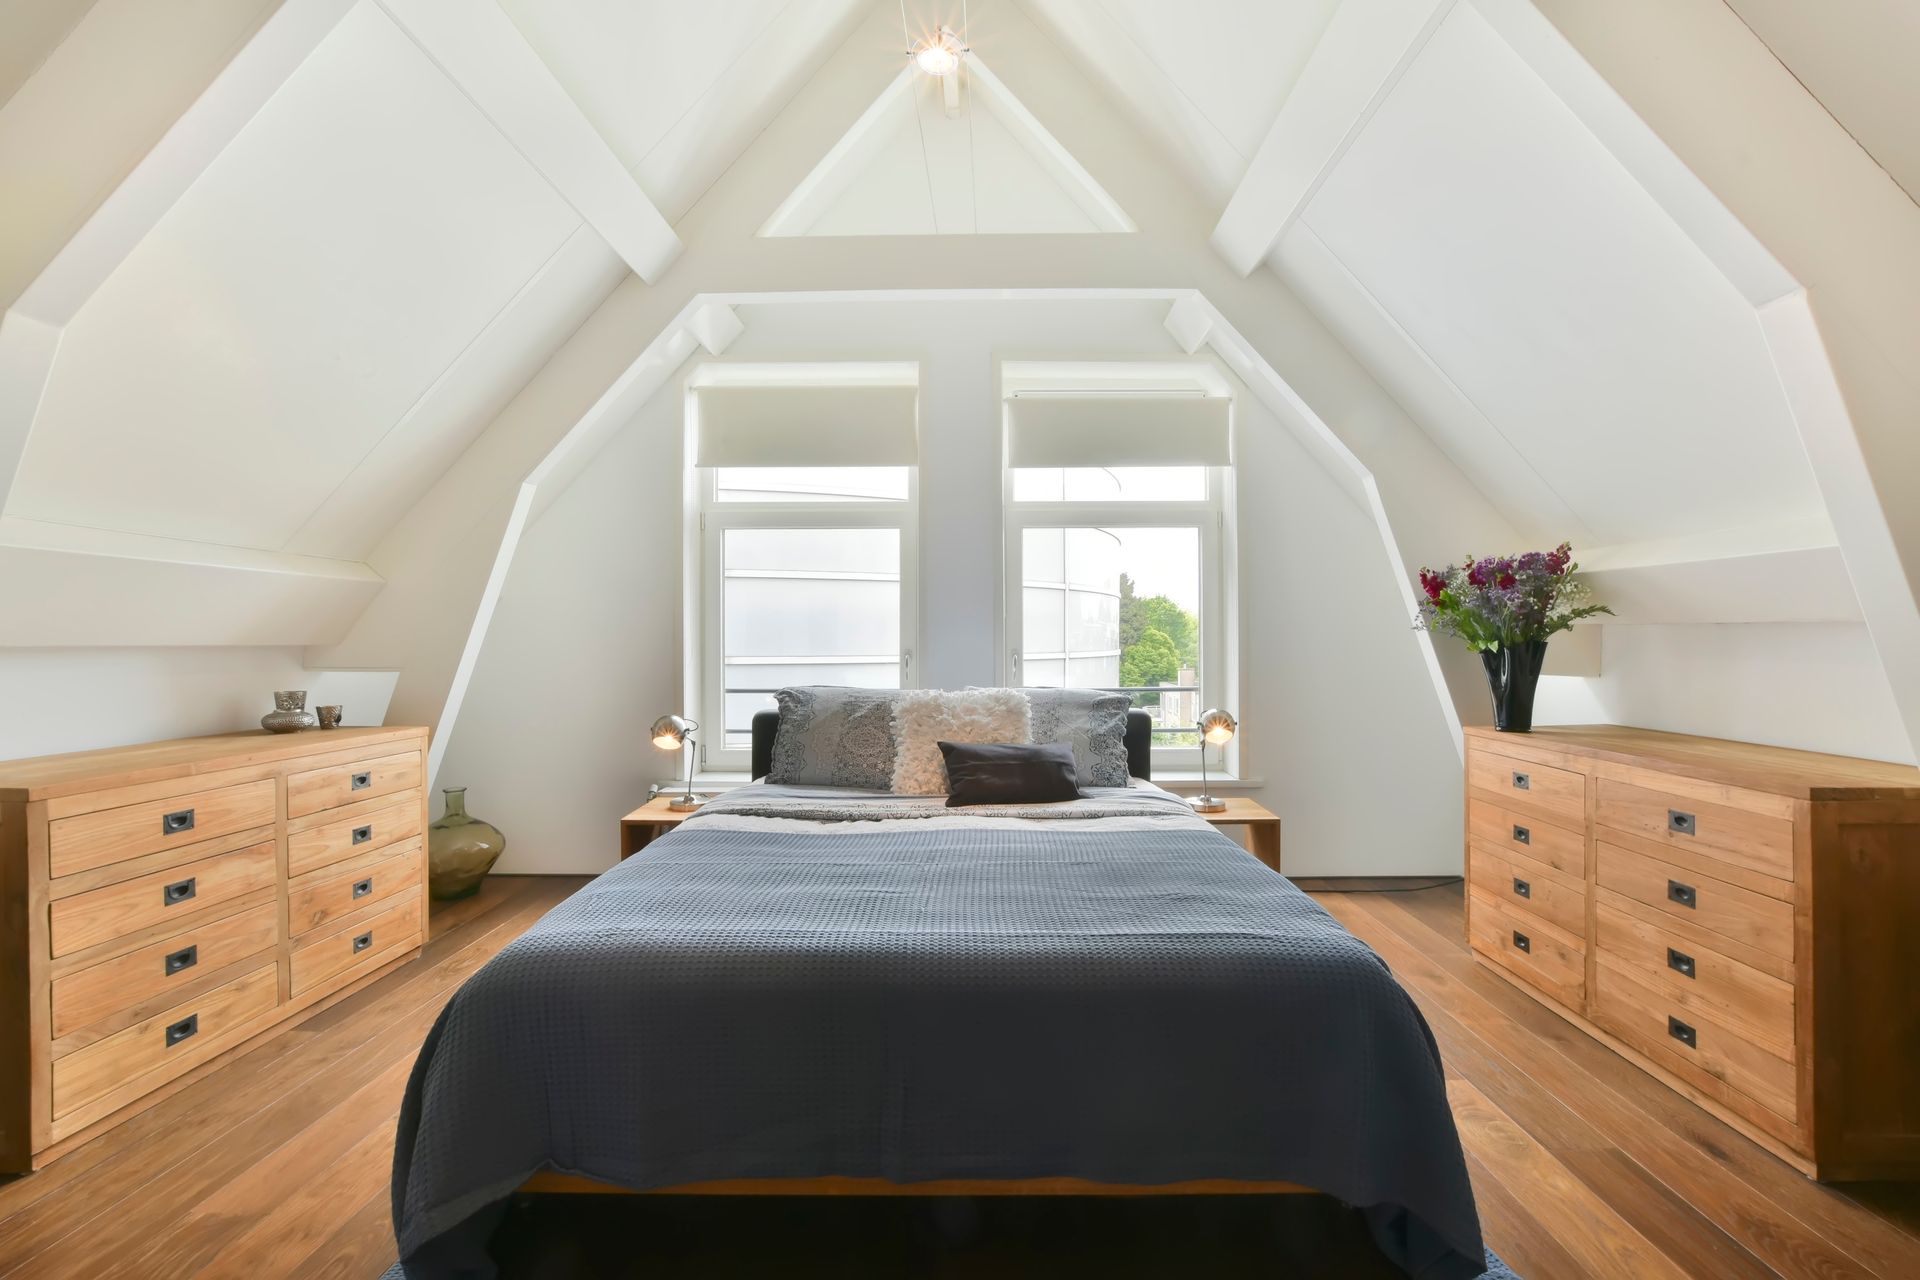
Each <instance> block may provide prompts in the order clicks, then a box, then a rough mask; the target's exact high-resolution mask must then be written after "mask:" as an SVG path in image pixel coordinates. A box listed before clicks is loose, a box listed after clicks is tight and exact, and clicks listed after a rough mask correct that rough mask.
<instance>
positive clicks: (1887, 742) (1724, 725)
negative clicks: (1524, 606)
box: [1534, 622, 1914, 764]
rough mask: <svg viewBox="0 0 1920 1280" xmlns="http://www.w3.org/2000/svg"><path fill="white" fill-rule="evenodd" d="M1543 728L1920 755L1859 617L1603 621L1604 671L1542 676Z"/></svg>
mask: <svg viewBox="0 0 1920 1280" xmlns="http://www.w3.org/2000/svg"><path fill="white" fill-rule="evenodd" d="M1534 723H1536V724H1595V723H1599V724H1631V725H1639V726H1642V727H1644V728H1648V729H1666V730H1669V731H1671V732H1674V733H1697V734H1702V735H1704V736H1706V737H1709V738H1734V739H1737V740H1739V741H1743V742H1764V743H1769V744H1771V745H1774V746H1780V747H1798V748H1800V749H1802V750H1805V751H1830V752H1833V753H1834V754H1836V755H1847V756H1866V757H1868V758H1870V759H1875V760H1893V761H1897V762H1899V763H1901V764H1912V763H1914V753H1913V748H1912V747H1911V746H1910V745H1908V742H1907V735H1906V731H1905V729H1904V727H1903V726H1902V723H1901V720H1900V715H1899V711H1898V709H1897V708H1896V707H1895V706H1894V702H1893V695H1892V692H1891V690H1890V689H1889V688H1888V685H1887V677H1886V673H1885V672H1884V671H1883V670H1882V668H1881V666H1880V662H1879V659H1878V657H1877V656H1876V654H1875V653H1874V648H1873V641H1872V639H1871V638H1870V637H1869V636H1868V634H1867V629H1866V627H1865V626H1864V625H1862V624H1859V623H1838V622H1835V623H1823V622H1781V623H1753V624H1746V625H1725V626H1635V627H1622V626H1607V627H1602V628H1601V641H1600V675H1599V676H1598V677H1597V678H1592V679H1583V678H1580V677H1575V676H1549V677H1546V678H1545V679H1543V680H1542V681H1541V684H1540V695H1539V700H1538V702H1537V703H1536V704H1535V708H1534Z"/></svg>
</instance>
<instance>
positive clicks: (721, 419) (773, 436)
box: [694, 386, 920, 467]
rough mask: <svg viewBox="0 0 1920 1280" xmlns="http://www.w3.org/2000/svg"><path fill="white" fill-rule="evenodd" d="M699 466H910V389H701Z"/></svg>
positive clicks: (915, 444)
mask: <svg viewBox="0 0 1920 1280" xmlns="http://www.w3.org/2000/svg"><path fill="white" fill-rule="evenodd" d="M694 398H695V402H696V405H697V409H698V414H699V439H698V444H697V448H696V452H695V458H696V460H697V465H699V466H702V467H910V466H914V465H916V464H917V463H918V462H919V461H920V446H919V438H918V432H917V430H916V426H915V409H916V404H917V399H918V389H917V388H915V387H897V386H896V387H699V388H697V389H696V390H695V391H694Z"/></svg>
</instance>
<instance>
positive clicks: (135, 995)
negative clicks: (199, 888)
mask: <svg viewBox="0 0 1920 1280" xmlns="http://www.w3.org/2000/svg"><path fill="white" fill-rule="evenodd" d="M279 917H280V908H279V906H278V904H276V903H272V902H263V903H261V904H260V905H259V906H257V907H249V908H248V909H247V910H245V911H242V912H240V913H238V914H237V915H231V916H227V917H225V918H224V919H220V920H212V921H208V922H207V923H205V924H202V925H197V926H195V927H194V928H191V929H186V930H183V931H181V932H180V933H176V934H174V935H172V936H171V937H168V938H163V939H161V940H160V941H158V942H152V943H149V944H147V945H146V946H144V947H141V948H139V949H138V950H135V951H129V952H128V953H127V954H125V955H123V956H116V957H115V958H113V959H112V960H106V961H103V962H101V963H100V964H96V965H92V966H90V967H88V968H85V969H81V970H79V971H77V972H74V973H69V974H67V975H66V976H64V977H60V978H55V979H54V980H53V1034H54V1036H55V1038H58V1037H60V1036H64V1035H67V1034H69V1033H70V1032H74V1031H78V1030H80V1029H81V1028H82V1027H86V1026H90V1025H92V1024H93V1023H95V1022H98V1021H100V1019H102V1018H105V1017H108V1016H110V1015H112V1014H116V1013H119V1012H120V1011H121V1010H123V1009H130V1008H132V1007H133V1006H135V1005H137V1004H141V1003H143V1002H146V1001H151V1000H164V999H166V998H167V993H168V992H169V991H177V990H179V989H181V988H183V987H188V986H191V985H192V984H193V983H195V982H196V981H198V980H199V979H201V978H204V977H205V976H206V975H207V974H209V973H214V972H217V971H218V970H220V969H224V968H225V967H226V966H228V965H230V964H238V963H240V962H241V961H242V960H245V959H247V958H248V957H249V956H253V955H257V954H259V953H261V952H264V951H268V950H270V949H272V947H273V945H274V943H275V942H276V941H277V940H278V939H279V936H280V919H279Z"/></svg>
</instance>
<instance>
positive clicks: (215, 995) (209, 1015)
mask: <svg viewBox="0 0 1920 1280" xmlns="http://www.w3.org/2000/svg"><path fill="white" fill-rule="evenodd" d="M279 987H280V975H279V970H278V968H277V967H276V966H275V965H272V964H267V965H262V966H261V967H260V968H258V969H255V970H253V971H252V972H250V973H247V974H245V975H243V976H241V977H239V978H235V979H234V980H233V981H232V982H229V983H227V984H226V985H225V986H221V987H216V988H214V989H213V990H212V991H209V992H207V993H206V994H204V995H202V996H201V997H199V998H198V999H195V1000H186V1001H182V1002H181V1003H179V1004H177V1005H174V1006H173V1007H172V1008H169V1009H166V1010H164V1011H162V1012H160V1013H156V1014H154V1015H153V1016H152V1017H151V1018H148V1019H146V1020H145V1021H143V1022H136V1023H134V1024H133V1025H132V1026H130V1027H128V1028H127V1029H126V1030H124V1031H117V1032H115V1033H114V1034H113V1035H110V1036H108V1037H107V1038H106V1039H104V1040H100V1041H97V1042H95V1043H93V1044H90V1045H88V1046H87V1047H86V1048H84V1049H77V1050H75V1051H74V1052H72V1053H70V1054H68V1055H67V1056H66V1057H64V1058H60V1059H58V1060H56V1061H55V1062H54V1064H53V1114H54V1115H56V1116H61V1115H65V1114H66V1113H68V1112H70V1111H72V1110H74V1109H75V1108H77V1107H83V1106H85V1105H87V1104H88V1103H89V1102H93V1101H95V1100H96V1099H98V1098H101V1097H103V1096H104V1095H106V1094H108V1093H110V1092H112V1091H113V1090H115V1089H118V1088H120V1087H121V1086H123V1085H128V1084H133V1083H135V1082H138V1083H139V1084H141V1085H142V1086H143V1088H145V1089H152V1088H156V1087H158V1086H159V1085H161V1084H164V1083H166V1081H168V1080H170V1079H172V1078H173V1077H174V1076H177V1075H179V1074H180V1073H181V1072H183V1071H186V1070H188V1069H189V1068H191V1067H193V1066H194V1065H196V1064H197V1063H199V1062H203V1061H205V1060H206V1059H207V1058H208V1057H210V1056H212V1053H213V1052H217V1051H218V1048H219V1047H220V1046H222V1044H223V1043H225V1042H230V1041H231V1040H232V1038H233V1037H232V1034H231V1033H233V1032H235V1031H236V1030H238V1029H240V1028H242V1027H244V1026H245V1025H246V1024H247V1023H248V1022H250V1021H251V1020H253V1019H254V1018H257V1017H259V1016H261V1015H262V1014H266V1013H270V1012H272V1010H273V1007H274V1005H275V1003H276V1002H277V1001H278V998H279Z"/></svg>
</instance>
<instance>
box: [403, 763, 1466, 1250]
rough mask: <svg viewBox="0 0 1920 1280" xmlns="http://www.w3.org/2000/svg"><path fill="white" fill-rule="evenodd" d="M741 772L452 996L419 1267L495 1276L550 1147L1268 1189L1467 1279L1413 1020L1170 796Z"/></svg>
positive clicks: (419, 1148)
mask: <svg viewBox="0 0 1920 1280" xmlns="http://www.w3.org/2000/svg"><path fill="white" fill-rule="evenodd" d="M743 792H744V793H750V794H742V795H741V796H740V798H739V799H738V800H736V801H734V802H732V804H733V807H735V808H736V809H738V810H740V811H741V812H737V813H734V814H729V813H728V812H727V808H728V804H727V803H725V802H722V803H718V804H716V805H714V806H713V807H712V809H711V810H710V811H708V812H705V813H702V814H700V815H698V816H696V817H695V818H693V819H691V820H689V821H687V822H686V823H684V824H683V825H682V826H681V827H680V828H679V829H678V830H677V831H675V832H673V833H672V834H669V835H667V836H665V837H663V838H661V839H659V840H656V841H655V842H654V843H652V844H650V845H649V846H647V848H646V849H644V850H643V851H642V852H641V853H639V854H638V855H636V856H634V857H633V858H631V859H629V860H628V861H626V862H624V863H622V864H621V865H620V866H618V867H616V868H614V869H613V870H611V871H609V872H607V873H606V874H605V875H602V876H601V877H599V878H598V879H596V880H595V881H593V883H591V884H589V885H587V886H586V887H585V888H583V889H581V890H580V892H578V893H577V894H575V895H574V896H573V897H571V898H569V899H568V900H567V901H566V902H564V903H562V904H561V905H560V906H559V907H557V908H556V909H555V910H554V911H553V912H551V913H550V914H549V915H548V916H547V917H546V918H545V919H543V920H542V921H540V923H539V924H537V925H536V926H535V927H534V928H533V929H532V930H531V931H530V932H528V933H527V934H526V935H525V936H523V937H521V938H520V939H519V940H517V941H516V942H514V943H513V944H511V945H510V946H508V947H507V948H506V949H505V950H503V951H502V952H501V953H500V954H499V955H498V956H496V957H495V958H494V959H493V961H492V962H491V963H489V964H488V965H487V966H486V967H485V968H484V969H482V970H481V971H480V972H479V973H477V974H475V975H474V976H473V978H472V979H470V980H469V981H468V982H467V984H466V985H465V986H464V987H463V988H462V989H461V990H460V991H459V993H458V994H457V995H456V996H455V997H454V999H453V1000H452V1001H451V1002H450V1003H449V1004H448V1006H447V1008H446V1009H445V1011H444V1012H443V1013H442V1014H441V1016H440V1019H439V1021H438V1022H437V1023H436V1025H435V1026H434V1028H433V1031H432V1033H431V1034H430V1035H429V1036H428V1038H427V1041H426V1044H425V1046H424V1047H423V1048H422V1050H421V1053H420V1059H419V1061H418V1063H417V1064H416V1065H415V1067H414V1071H413V1076H412V1079H411V1081H410V1082H409V1084H408V1086H407V1094H406V1100H405V1103H404V1105H403V1108H402V1112H401V1117H400V1130H399V1137H398V1141H397V1145H396V1150H395V1153H394V1168H393V1210H394V1223H395V1229H396V1233H397V1235H398V1239H399V1246H400V1256H401V1258H402V1259H403V1261H404V1263H405V1265H406V1269H407V1274H408V1275H409V1276H441V1275H461V1274H485V1273H487V1271H488V1270H489V1268H488V1265H487V1263H486V1262H485V1258H484V1251H483V1247H484V1241H485V1239H486V1236H487V1234H488V1233H489V1232H490V1231H491V1229H492V1226H493V1224H494V1223H495V1221H496V1220H497V1217H498V1212H499V1210H500V1207H501V1205H502V1203H503V1202H504V1200H505V1198H506V1197H507V1196H508V1195H509V1194H510V1193H511V1192H512V1191H513V1189H514V1188H515V1187H517V1186H518V1185H519V1184H520V1183H521V1182H523V1181H524V1180H525V1179H526V1178H527V1177H528V1176H529V1175H530V1174H532V1173H534V1172H536V1171H539V1170H544V1169H557V1170H561V1171H564V1172H568V1173H577V1174H584V1175H586V1176H589V1177H592V1178H597V1179H602V1180H605V1181H607V1182H611V1183H617V1184H620V1185H623V1186H628V1187H635V1188H645V1187H654V1186H665V1185H670V1184H674V1183H683V1182H695V1181H702V1180H708V1179H719V1178H752V1177H766V1178H775V1177H812V1176H820V1175H829V1174H838V1175H846V1176H852V1177H881V1178H889V1179H893V1180H895V1181H900V1182H913V1181H920V1180H926V1179H940V1178H1026V1177H1046V1176H1057V1175H1064V1176H1075V1177H1082V1178H1090V1179H1096V1180H1099V1181H1103V1182H1122V1183H1166V1182H1177V1181H1182V1180H1186V1179H1197V1178H1235V1179H1251V1180H1264V1181H1273V1180H1278V1181H1288V1182H1296V1183H1301V1184H1304V1185H1307V1186H1311V1187H1314V1188H1317V1189H1319V1190H1321V1191H1324V1192H1327V1193H1329V1194H1331V1195H1334V1196H1337V1197H1339V1198H1340V1199H1341V1200H1344V1201H1347V1202H1348V1203H1350V1204H1353V1205H1356V1206H1360V1207H1361V1208H1362V1209H1363V1210H1364V1211H1365V1212H1366V1215H1367V1218H1368V1221H1369V1222H1370V1224H1371V1226H1372V1230H1373V1234H1374V1237H1375V1239H1376V1241H1377V1242H1378V1243H1379V1245H1380V1246H1381V1248H1382V1249H1384V1250H1385V1251H1386V1252H1387V1254H1388V1256H1390V1257H1392V1258H1394V1259H1395V1260H1396V1261H1398V1262H1399V1263H1400V1264H1401V1265H1402V1266H1403V1267H1404V1268H1405V1269H1406V1270H1407V1271H1408V1273H1409V1274H1412V1275H1417V1276H1436V1277H1455V1276H1459V1277H1466V1276H1477V1275H1479V1274H1480V1272H1481V1269H1482V1267H1483V1265H1484V1263H1483V1259H1482V1250H1481V1242H1480V1228H1479V1223H1478V1220H1477V1218H1476V1216H1475V1212H1474V1204H1473V1194H1472V1190H1471V1188H1470V1187H1469V1185H1468V1181H1467V1173H1466V1167H1465V1162H1464V1160H1463V1158H1462V1156H1461V1151H1460V1144H1459V1139H1458V1137H1457V1135H1456V1134H1455V1131H1454V1126H1453V1121H1452V1117H1451V1114H1450V1113H1449V1111H1448V1107H1447V1098H1446V1092H1445V1088H1444V1082H1443V1079H1442V1073H1441V1066H1440V1058H1439V1053H1438V1050H1437V1049H1436V1047H1435V1045H1434V1042H1433V1038H1432V1036H1431V1034H1430V1033H1429V1032H1428V1030H1427V1027H1426V1024H1425V1022H1424V1021H1423V1020H1422V1019H1421V1016H1420V1014H1419V1011H1418V1010H1417V1009H1416V1008H1415V1007H1414V1004H1413V1002H1412V1000H1411V999H1409V998H1408V996H1407V995H1406V993H1405V992H1403V991H1402V990H1401V989H1400V987H1399V985H1398V984H1397V983H1396V982H1395V981H1394V979H1393V977H1392V975H1391V974H1389V973H1388V971H1387V967H1386V965H1385V964H1384V963H1382V962H1381V961H1380V959H1379V958H1378V957H1376V956H1375V955H1374V954H1373V952H1372V951H1370V950H1369V949H1368V948H1367V947H1366V946H1365V945H1363V944H1362V943H1360V942H1359V941H1358V940H1356V939H1355V938H1354V937H1353V936H1352V935H1351V934H1349V933H1348V932H1347V931H1346V930H1345V929H1343V928H1342V927H1341V926H1340V925H1339V924H1338V923H1336V922H1335V921H1334V920H1333V919H1332V918H1331V917H1330V916H1328V915H1327V914H1326V913H1325V912H1324V911H1322V910H1321V909H1320V907H1319V906H1318V905H1316V904H1315V903H1314V902H1313V901H1312V900H1311V899H1309V898H1308V897H1306V895H1304V894H1302V893H1301V892H1299V891H1298V890H1297V889H1295V888H1294V887H1293V885H1292V884H1290V883H1289V882H1288V881H1286V880H1285V879H1284V878H1282V877H1281V876H1278V875H1276V874H1274V873H1273V872H1272V871H1270V870H1268V869H1267V868H1266V867H1264V866H1262V865H1261V864H1260V863H1258V862H1257V861H1255V860H1254V859H1253V858H1251V857H1249V856H1248V855H1247V854H1246V853H1245V852H1243V851H1242V850H1241V849H1240V848H1239V847H1238V846H1237V845H1235V844H1233V843H1232V842H1231V841H1229V840H1227V839H1226V838H1224V837H1223V836H1221V835H1220V834H1219V833H1217V832H1215V831H1213V830H1211V829H1210V828H1208V827H1207V826H1206V825H1205V824H1204V823H1201V822H1199V821H1197V820H1196V819H1194V818H1193V816H1192V815H1191V813H1188V812H1185V811H1184V806H1183V805H1179V804H1178V802H1171V803H1169V802H1168V801H1166V800H1164V799H1161V798H1160V794H1157V793H1154V792H1151V791H1145V792H1141V793H1139V794H1135V795H1128V794H1126V793H1120V792H1113V793H1101V797H1103V799H1102V802H1099V803H1092V804H1088V805H1086V806H1084V807H1085V808H1086V809H1087V810H1088V814H1089V816H1088V817H1087V820H1085V821H1071V820H1064V821H1063V820H1054V821H1045V822H1036V821H1032V820H1023V819H1017V818H990V817H986V818H983V817H977V816H970V815H971V814H972V813H973V812H974V811H969V810H951V811H947V813H946V814H945V815H942V816H939V817H930V818H926V819H923V820H910V821H879V822H859V821H852V822H847V821H839V822H835V821H818V820H800V819H797V818H791V817H787V818H783V817H779V816H768V808H767V806H768V805H769V804H770V803H773V804H775V805H776V808H777V805H778V802H779V801H781V800H782V799H785V800H791V801H792V802H793V808H792V809H791V810H790V812H795V813H797V812H801V811H803V810H804V809H805V808H806V806H808V805H813V806H815V808H816V810H817V808H818V806H819V805H820V804H822V803H824V801H823V800H822V799H821V798H820V797H818V796H817V795H816V796H813V797H811V798H809V797H807V796H805V795H787V796H784V797H783V796H781V795H779V794H778V793H777V792H776V791H775V789H773V788H765V787H755V788H744V789H743ZM935 803H937V802H935ZM1128 810H1137V811H1138V816H1133V817H1129V816H1124V813H1125V812H1126V811H1128ZM1094 815H1098V816H1094ZM816 816H817V814H816Z"/></svg>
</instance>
